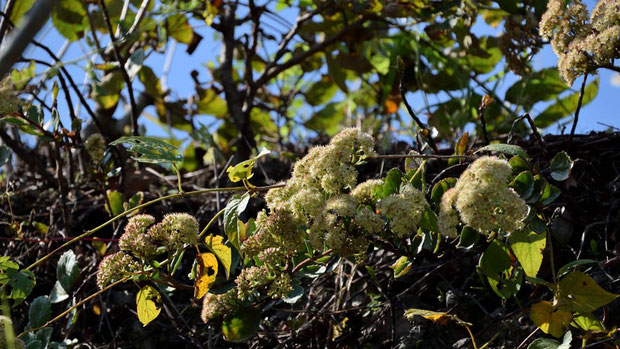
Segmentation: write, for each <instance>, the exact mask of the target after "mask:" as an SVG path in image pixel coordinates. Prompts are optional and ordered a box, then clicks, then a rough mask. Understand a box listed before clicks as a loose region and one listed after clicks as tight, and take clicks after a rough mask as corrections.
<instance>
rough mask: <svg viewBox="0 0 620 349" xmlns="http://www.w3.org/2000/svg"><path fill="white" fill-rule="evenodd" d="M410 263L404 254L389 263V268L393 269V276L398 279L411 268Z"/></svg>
mask: <svg viewBox="0 0 620 349" xmlns="http://www.w3.org/2000/svg"><path fill="white" fill-rule="evenodd" d="M411 267H412V263H411V261H409V258H407V257H406V256H402V257H400V258H399V259H398V260H397V261H396V262H394V264H392V265H390V268H391V269H393V270H394V278H395V279H398V278H399V277H401V276H405V275H407V273H409V271H410V270H411Z"/></svg>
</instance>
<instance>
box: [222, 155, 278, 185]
mask: <svg viewBox="0 0 620 349" xmlns="http://www.w3.org/2000/svg"><path fill="white" fill-rule="evenodd" d="M269 153H271V152H270V151H269V150H267V149H263V150H261V152H260V154H258V155H257V156H256V157H255V158H252V159H249V160H245V161H242V162H240V163H238V164H236V165H235V166H230V167H228V168H227V169H226V172H227V173H228V178H230V181H231V182H239V181H241V180H247V179H250V178H252V176H254V173H252V168H253V167H254V163H255V162H256V160H258V159H259V158H261V157H263V156H265V155H267V154H269Z"/></svg>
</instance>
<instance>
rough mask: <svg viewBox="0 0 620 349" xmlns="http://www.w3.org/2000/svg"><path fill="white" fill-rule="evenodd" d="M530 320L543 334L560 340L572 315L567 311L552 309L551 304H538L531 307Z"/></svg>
mask: <svg viewBox="0 0 620 349" xmlns="http://www.w3.org/2000/svg"><path fill="white" fill-rule="evenodd" d="M530 319H532V322H533V323H534V325H536V326H538V327H539V328H540V329H541V330H542V331H543V332H545V333H547V334H550V335H552V336H554V337H556V338H560V337H562V336H563V335H564V333H566V330H567V329H568V325H569V324H570V322H571V319H572V315H571V313H570V312H569V311H566V310H562V309H557V308H554V307H553V304H551V302H540V303H536V304H534V305H533V306H532V309H531V310H530Z"/></svg>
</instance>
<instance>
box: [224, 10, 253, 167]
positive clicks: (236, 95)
mask: <svg viewBox="0 0 620 349" xmlns="http://www.w3.org/2000/svg"><path fill="white" fill-rule="evenodd" d="M235 9H236V6H235V5H232V4H230V5H228V6H226V7H225V8H224V9H223V12H222V15H221V16H220V20H221V22H220V25H219V26H218V28H219V29H218V30H220V31H221V33H222V37H223V45H222V56H223V63H222V65H221V67H220V72H219V74H220V75H219V78H220V80H221V82H222V87H223V88H224V94H225V96H226V105H227V106H228V112H229V113H230V116H231V117H232V119H233V122H234V124H235V127H236V128H237V130H238V132H239V139H238V140H237V157H238V159H237V161H241V160H245V159H247V158H249V156H250V154H251V153H252V147H254V145H255V144H254V132H253V131H252V127H251V125H250V117H249V113H247V114H246V113H244V112H243V104H244V103H243V98H242V94H241V92H240V91H239V90H238V89H237V83H236V82H235V81H234V78H233V60H234V50H235V45H236V40H235ZM250 74H251V73H250Z"/></svg>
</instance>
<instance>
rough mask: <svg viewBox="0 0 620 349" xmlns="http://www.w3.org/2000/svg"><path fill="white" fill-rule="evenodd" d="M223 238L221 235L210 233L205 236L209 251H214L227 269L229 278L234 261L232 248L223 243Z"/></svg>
mask: <svg viewBox="0 0 620 349" xmlns="http://www.w3.org/2000/svg"><path fill="white" fill-rule="evenodd" d="M223 240H224V238H223V237H221V236H219V235H216V236H213V235H208V236H207V237H205V244H207V248H208V249H209V251H211V252H213V253H214V254H215V256H216V257H217V259H218V260H219V261H220V263H222V265H223V266H224V270H225V271H226V278H228V277H229V276H230V265H231V263H232V250H231V249H230V247H228V246H226V245H224V244H223V243H222V242H223Z"/></svg>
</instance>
